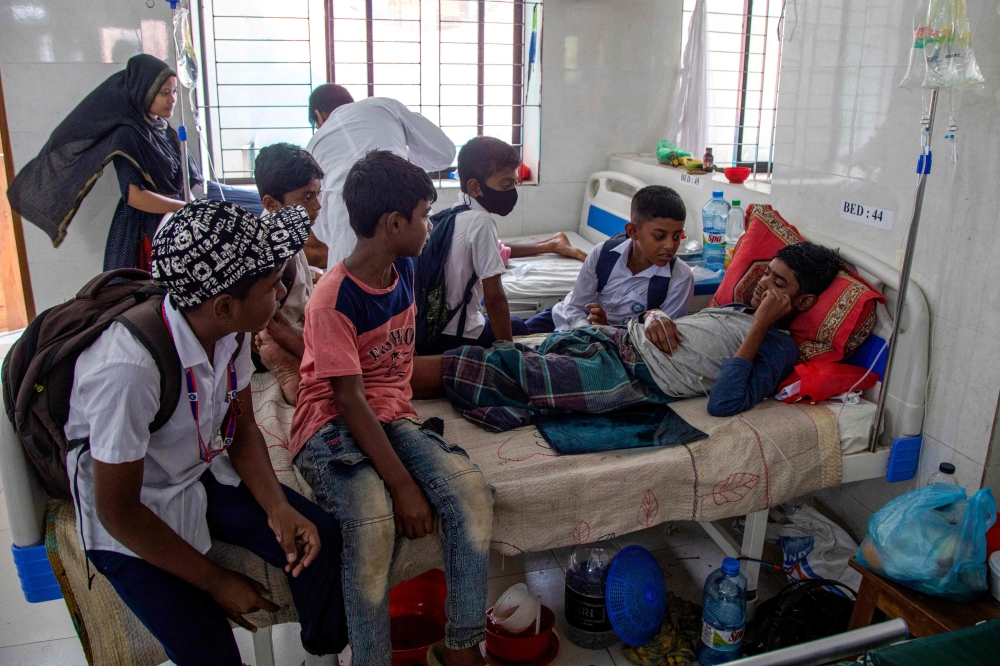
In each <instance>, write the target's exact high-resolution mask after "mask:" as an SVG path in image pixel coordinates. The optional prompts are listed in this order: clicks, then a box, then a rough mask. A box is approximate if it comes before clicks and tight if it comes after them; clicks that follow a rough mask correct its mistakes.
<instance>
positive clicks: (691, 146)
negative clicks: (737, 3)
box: [663, 0, 708, 158]
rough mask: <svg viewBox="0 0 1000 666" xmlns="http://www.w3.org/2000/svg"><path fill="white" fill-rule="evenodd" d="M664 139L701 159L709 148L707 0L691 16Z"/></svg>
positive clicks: (701, 1)
mask: <svg viewBox="0 0 1000 666" xmlns="http://www.w3.org/2000/svg"><path fill="white" fill-rule="evenodd" d="M663 138H665V139H669V140H670V141H673V142H674V143H676V144H677V145H678V146H680V147H681V148H682V149H684V150H689V151H691V153H692V154H693V155H694V156H695V157H699V158H700V157H701V155H702V153H703V152H705V148H706V147H707V145H708V33H707V29H706V21H705V0H698V1H697V2H696V3H695V6H694V12H693V13H692V14H691V23H690V24H689V26H688V41H687V45H686V46H685V47H684V56H683V60H682V62H681V72H680V77H679V79H678V81H677V93H676V94H675V95H674V99H673V108H672V109H671V111H670V115H669V116H668V117H667V125H666V130H665V131H664V133H663Z"/></svg>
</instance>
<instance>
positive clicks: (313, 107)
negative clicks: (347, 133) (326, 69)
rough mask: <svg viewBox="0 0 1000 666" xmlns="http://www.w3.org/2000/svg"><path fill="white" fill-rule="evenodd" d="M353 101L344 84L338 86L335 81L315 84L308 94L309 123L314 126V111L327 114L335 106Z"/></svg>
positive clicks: (331, 111)
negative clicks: (319, 84)
mask: <svg viewBox="0 0 1000 666" xmlns="http://www.w3.org/2000/svg"><path fill="white" fill-rule="evenodd" d="M353 101H354V97H353V96H352V95H351V93H349V92H348V91H347V88H345V87H344V86H338V85H337V84H336V83H324V84H323V85H321V86H316V88H315V89H314V90H313V91H312V93H311V94H310V95H309V124H310V125H312V126H313V127H314V128H315V127H316V111H319V112H320V113H325V114H327V115H329V114H331V113H333V111H334V109H336V108H337V107H340V106H343V105H345V104H350V103H351V102H353Z"/></svg>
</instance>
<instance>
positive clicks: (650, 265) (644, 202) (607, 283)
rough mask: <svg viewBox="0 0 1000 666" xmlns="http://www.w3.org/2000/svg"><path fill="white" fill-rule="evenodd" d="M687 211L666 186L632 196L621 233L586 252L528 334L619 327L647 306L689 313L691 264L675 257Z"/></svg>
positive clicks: (678, 314)
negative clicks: (561, 294) (569, 283)
mask: <svg viewBox="0 0 1000 666" xmlns="http://www.w3.org/2000/svg"><path fill="white" fill-rule="evenodd" d="M686 217H687V210H686V208H685V207H684V201H683V200H682V199H681V197H680V195H679V194H677V192H675V191H674V190H672V189H670V188H669V187H664V186H662V185H649V186H647V187H644V188H642V189H641V190H639V191H638V192H636V194H635V196H634V197H632V210H631V215H630V218H631V219H630V221H629V222H628V223H627V224H626V225H625V233H624V235H616V236H614V237H612V238H609V239H608V240H606V241H604V242H603V243H599V244H598V245H597V246H595V247H594V249H593V250H592V251H591V252H590V255H589V256H588V257H587V259H586V261H584V262H583V268H582V269H580V274H579V275H578V276H577V278H576V284H575V285H574V286H573V290H572V291H571V292H569V294H567V295H566V298H564V299H563V300H562V301H560V302H559V303H556V304H555V305H554V306H552V307H551V308H549V309H548V310H546V311H544V312H541V313H539V314H537V315H535V316H534V317H532V318H531V319H529V320H528V321H527V322H526V328H527V329H528V331H529V332H530V333H532V334H535V333H551V332H552V331H568V330H570V329H572V328H578V327H580V326H588V325H607V324H610V325H613V326H616V325H619V324H623V323H625V322H626V321H627V320H629V319H641V318H642V317H643V315H644V314H645V313H646V312H647V311H649V310H661V311H662V312H664V313H666V314H667V316H668V317H671V318H674V319H676V318H678V317H683V316H684V315H686V314H687V311H688V305H690V303H691V298H692V296H694V274H693V273H692V271H691V267H690V266H688V265H687V264H686V263H684V261H683V260H681V259H679V258H678V257H677V249H678V248H679V247H680V243H681V236H682V235H683V233H684V220H685V218H686Z"/></svg>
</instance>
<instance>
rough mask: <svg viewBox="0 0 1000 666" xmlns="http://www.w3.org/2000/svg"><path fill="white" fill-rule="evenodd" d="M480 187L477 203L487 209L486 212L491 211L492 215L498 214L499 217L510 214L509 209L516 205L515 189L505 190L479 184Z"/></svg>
mask: <svg viewBox="0 0 1000 666" xmlns="http://www.w3.org/2000/svg"><path fill="white" fill-rule="evenodd" d="M480 188H481V189H482V191H483V195H482V196H481V197H479V198H478V199H476V201H478V202H479V205H480V206H482V207H483V208H485V209H486V210H487V212H490V213H493V214H494V215H499V216H500V217H505V216H507V215H510V211H512V210H514V206H516V205H517V189H516V188H515V189H512V190H507V191H506V192H504V191H502V190H494V189H493V188H492V187H490V186H489V185H485V184H480Z"/></svg>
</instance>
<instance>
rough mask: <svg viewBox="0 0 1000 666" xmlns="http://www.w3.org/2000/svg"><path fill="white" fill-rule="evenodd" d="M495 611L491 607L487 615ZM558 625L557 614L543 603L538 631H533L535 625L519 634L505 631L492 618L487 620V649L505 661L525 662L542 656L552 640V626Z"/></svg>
mask: <svg viewBox="0 0 1000 666" xmlns="http://www.w3.org/2000/svg"><path fill="white" fill-rule="evenodd" d="M492 613H493V609H492V608H491V609H490V610H489V611H488V612H487V613H486V617H487V618H489V617H490V615H491V614H492ZM555 626H556V616H555V613H553V612H552V610H551V609H550V608H549V607H548V606H546V605H544V604H543V605H542V617H541V622H540V625H539V629H538V633H537V634H534V633H532V632H533V631H534V626H532V627H531V629H529V630H528V631H526V632H524V633H523V634H519V635H517V636H514V635H511V634H510V633H508V632H506V631H504V630H503V629H502V628H501V627H499V626H498V625H497V624H496V623H494V622H493V620H491V619H487V620H486V650H487V651H488V652H489V653H490V654H491V655H494V656H496V657H497V658H498V659H501V660H503V661H505V662H511V663H523V662H529V661H534V660H536V659H538V658H539V657H541V656H542V655H543V654H544V653H545V651H546V649H547V648H548V647H549V644H550V643H551V642H552V628H553V627H555Z"/></svg>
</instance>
